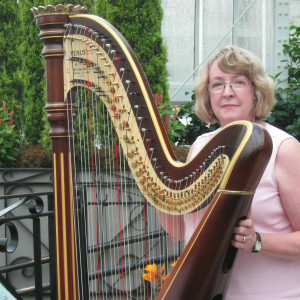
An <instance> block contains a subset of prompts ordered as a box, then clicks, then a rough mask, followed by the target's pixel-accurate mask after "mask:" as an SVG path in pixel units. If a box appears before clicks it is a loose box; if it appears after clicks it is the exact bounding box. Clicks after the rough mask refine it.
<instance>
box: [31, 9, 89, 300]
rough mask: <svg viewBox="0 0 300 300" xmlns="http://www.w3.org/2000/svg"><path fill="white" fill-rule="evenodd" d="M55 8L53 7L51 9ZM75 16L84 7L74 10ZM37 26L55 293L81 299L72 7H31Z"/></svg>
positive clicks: (68, 297) (59, 297)
mask: <svg viewBox="0 0 300 300" xmlns="http://www.w3.org/2000/svg"><path fill="white" fill-rule="evenodd" d="M52 8H53V7H52ZM75 9H77V10H76V13H78V10H79V12H82V11H83V10H84V8H83V7H75ZM31 10H32V12H33V13H34V15H35V18H36V24H37V26H38V27H39V28H40V34H39V38H40V39H41V40H42V42H43V43H44V48H43V52H42V55H43V57H44V59H45V69H46V85H47V104H46V107H45V108H46V111H47V113H48V115H47V119H48V121H49V123H50V127H51V128H50V131H49V136H50V137H51V139H52V146H53V175H54V179H53V185H54V199H55V205H54V206H55V232H56V278H57V282H56V286H57V287H56V291H57V299H65V300H67V299H74V300H76V299H78V283H77V277H78V276H77V274H78V273H77V263H76V246H75V245H76V243H75V242H76V241H75V239H76V234H74V233H75V232H74V231H75V229H74V219H73V218H74V217H73V215H74V214H73V209H74V194H73V184H72V180H73V176H72V175H73V174H72V156H71V153H72V139H73V134H74V133H73V132H72V131H70V130H69V128H71V127H70V126H68V122H70V121H68V120H70V119H71V118H72V117H73V116H74V111H73V108H72V107H73V106H71V103H67V102H66V100H65V95H64V67H63V65H64V49H63V37H64V33H65V27H64V25H65V24H66V23H68V20H69V14H71V13H72V10H74V8H73V6H67V7H64V6H62V5H61V6H60V5H59V6H57V7H56V8H55V9H54V11H53V9H52V10H51V9H49V7H47V9H45V8H44V7H38V8H32V9H31Z"/></svg>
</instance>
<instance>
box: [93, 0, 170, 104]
mask: <svg viewBox="0 0 300 300" xmlns="http://www.w3.org/2000/svg"><path fill="white" fill-rule="evenodd" d="M96 13H97V14H98V15H99V16H101V17H103V18H104V19H106V20H108V21H109V22H110V23H111V24H112V25H114V26H115V27H116V28H117V29H118V30H119V31H120V32H121V33H122V35H124V37H125V39H126V40H127V42H128V43H129V44H130V46H131V47H132V49H133V51H134V53H135V55H136V56H137V58H138V60H139V62H140V64H141V66H142V68H143V70H144V72H145V75H146V77H147V79H148V82H149V84H150V87H151V90H152V93H153V95H154V94H156V93H159V94H163V96H164V99H165V100H166V101H169V96H168V79H167V76H168V72H167V68H166V63H167V49H166V47H165V45H164V44H163V39H162V34H161V22H162V18H163V9H162V7H161V0H152V1H149V0H103V1H99V2H98V3H97V6H96Z"/></svg>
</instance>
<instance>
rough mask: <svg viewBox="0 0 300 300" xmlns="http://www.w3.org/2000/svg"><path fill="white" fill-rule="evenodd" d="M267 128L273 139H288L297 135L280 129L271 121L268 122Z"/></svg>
mask: <svg viewBox="0 0 300 300" xmlns="http://www.w3.org/2000/svg"><path fill="white" fill-rule="evenodd" d="M265 128H266V130H267V131H268V132H269V134H270V136H271V137H272V138H273V139H279V140H285V139H288V138H292V139H295V137H293V136H292V135H290V134H289V133H287V132H285V131H284V130H282V129H279V128H278V127H275V126H274V125H271V124H269V123H266V126H265Z"/></svg>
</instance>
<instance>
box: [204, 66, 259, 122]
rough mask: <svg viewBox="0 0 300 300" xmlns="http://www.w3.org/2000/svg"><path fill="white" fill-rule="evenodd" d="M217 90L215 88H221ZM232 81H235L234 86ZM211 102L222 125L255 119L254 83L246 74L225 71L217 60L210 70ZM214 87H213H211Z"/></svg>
mask: <svg viewBox="0 0 300 300" xmlns="http://www.w3.org/2000/svg"><path fill="white" fill-rule="evenodd" d="M223 83H226V84H225V87H224V89H223V90H222V88H221V92H220V91H217V92H215V91H214V89H218V88H219V89H220V87H222V86H224V85H223ZM230 83H234V85H233V86H232V85H231V84H230ZM209 86H210V92H209V93H210V103H211V107H212V110H213V113H214V114H215V116H216V117H217V119H218V120H219V122H220V124H221V126H222V127H223V126H225V125H227V124H229V123H231V122H233V121H239V120H246V121H250V122H254V121H255V112H254V106H255V100H254V98H253V84H252V83H251V82H250V80H249V78H247V77H246V76H244V75H239V74H231V73H224V72H223V71H222V70H221V69H220V68H219V66H218V62H217V61H215V62H214V63H213V64H212V66H211V68H210V72H209ZM212 86H213V87H214V89H212V88H211V87H212Z"/></svg>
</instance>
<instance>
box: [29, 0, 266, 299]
mask: <svg viewBox="0 0 300 300" xmlns="http://www.w3.org/2000/svg"><path fill="white" fill-rule="evenodd" d="M32 11H33V13H34V14H35V17H36V22H37V25H38V26H39V28H40V30H41V31H40V35H39V37H40V39H41V40H42V41H43V43H44V45H45V46H44V49H43V53H42V54H43V56H44V58H45V61H46V74H47V104H46V110H47V112H48V120H49V122H50V124H51V129H50V133H49V135H50V137H51V138H52V142H53V169H54V193H55V199H56V202H55V214H56V248H57V254H56V255H57V257H56V261H57V293H58V298H59V299H89V298H88V297H91V299H94V298H95V299H96V298H97V297H93V296H90V295H88V292H86V291H85V290H86V289H88V285H89V284H88V280H87V278H86V277H87V275H86V274H87V273H88V270H87V266H86V263H85V259H84V256H85V255H87V253H83V258H82V259H80V262H79V260H78V258H79V251H80V250H82V248H83V250H85V251H86V252H87V247H86V241H85V233H86V232H85V230H84V229H83V228H82V227H80V226H78V225H76V224H77V221H78V219H80V218H81V215H76V214H75V213H74V211H76V210H80V205H81V204H82V203H81V202H80V200H79V199H80V195H79V194H80V190H79V189H78V186H77V184H76V170H75V169H74V167H75V165H76V162H75V156H74V151H75V149H74V144H73V140H74V138H75V135H76V133H75V130H74V126H73V124H74V120H76V118H77V117H76V116H77V115H78V114H79V110H81V109H82V108H81V107H79V105H78V104H76V99H77V97H78V95H79V94H80V93H81V91H82V89H83V90H86V91H88V92H87V94H88V97H90V94H93V95H96V96H95V98H92V100H90V99H89V104H88V105H86V109H87V111H88V110H90V106H91V105H92V104H97V103H98V101H99V99H101V101H102V102H103V103H104V105H105V107H106V111H107V114H108V115H110V117H111V119H112V123H113V125H114V127H115V131H114V132H115V134H116V135H118V139H115V141H116V144H120V145H121V148H122V152H123V154H124V156H125V157H126V159H127V164H128V167H129V168H130V171H131V173H132V175H133V177H134V179H135V181H136V183H137V185H138V186H139V189H140V190H141V193H142V194H143V196H144V197H145V198H146V199H147V201H148V202H149V203H150V204H151V205H152V206H153V207H155V209H158V210H160V211H161V212H163V213H166V214H168V215H181V214H185V213H190V212H193V211H196V210H198V209H200V208H202V207H205V206H207V207H208V208H207V211H206V215H205V217H204V218H203V220H202V221H201V223H200V224H199V226H198V228H197V230H196V232H195V234H194V236H193V238H192V239H191V241H190V242H189V244H188V245H187V246H186V248H185V249H184V251H183V253H182V255H181V256H180V259H179V260H178V262H177V264H176V267H175V269H174V270H173V271H172V273H171V276H170V277H169V279H168V281H167V282H166V283H165V285H164V287H163V289H162V291H161V292H160V294H159V295H158V298H157V299H172V300H174V299H205V300H207V299H222V298H217V297H222V294H223V291H224V289H225V286H226V281H227V279H228V275H229V274H230V270H231V267H232V265H233V261H234V257H235V250H234V249H233V248H231V247H230V246H229V244H230V238H231V232H232V228H233V227H234V226H235V224H236V221H237V220H239V219H240V218H243V217H246V216H247V213H248V210H249V207H250V205H251V200H252V197H253V193H254V191H255V188H256V186H257V184H258V182H259V180H260V177H261V176H262V174H263V171H264V168H265V166H266V164H267V161H268V159H269V156H270V154H271V150H272V146H271V141H270V137H269V136H268V134H267V132H266V131H265V130H264V129H263V128H262V127H260V126H258V125H256V124H252V123H249V122H235V123H234V124H231V125H229V126H227V127H225V128H223V129H221V130H220V131H219V132H218V134H217V135H216V137H215V138H213V139H211V140H210V141H209V142H208V144H207V145H206V146H205V147H204V149H203V150H202V151H201V152H200V153H199V155H197V156H196V157H195V158H194V159H193V160H192V161H191V162H189V163H185V164H180V163H178V162H177V161H176V157H175V155H174V153H173V151H172V149H171V145H170V143H169V141H168V139H167V135H166V133H165V130H164V127H163V124H162V121H161V119H160V116H159V113H158V111H157V109H156V107H155V104H154V101H153V98H152V96H151V90H150V88H149V85H148V83H147V80H146V78H145V75H144V73H143V71H142V69H141V67H140V65H139V63H138V61H137V59H136V57H135V55H134V53H133V51H132V50H131V48H130V46H129V45H128V44H127V42H126V40H125V39H124V38H123V36H122V35H121V34H120V33H119V32H118V31H117V30H116V29H115V28H114V27H113V26H111V25H110V24H109V23H108V22H106V21H105V20H103V19H101V18H99V17H96V16H91V15H84V14H82V8H81V7H75V8H74V7H73V6H68V7H66V8H65V7H63V6H60V5H59V6H57V7H56V8H54V7H50V6H49V7H47V8H46V9H45V8H41V7H39V8H33V9H32ZM87 114H88V112H87ZM90 116H91V114H90ZM91 119H93V120H94V119H96V117H94V116H93V117H92V118H91ZM90 125H91V126H90V129H91V133H90V135H91V136H93V135H94V136H95V135H96V134H94V133H93V132H92V130H93V129H94V127H95V125H94V123H93V124H90ZM112 138H115V137H112ZM94 143H95V142H94ZM90 145H91V148H90V157H91V159H89V161H92V169H94V167H95V166H94V165H95V164H96V160H93V157H94V153H93V149H94V144H93V142H91V143H90ZM116 160H117V162H116V165H118V158H117V157H116ZM93 177H94V174H93ZM95 196H96V193H95V191H94V195H93V197H92V198H94V201H95V202H97V200H95V198H96V197H95ZM83 199H85V197H84V198H83ZM78 203H79V204H78ZM209 203H210V205H208V204H209ZM82 205H84V204H82ZM96 205H97V203H96ZM84 214H85V213H82V215H84ZM83 217H85V215H84V216H83ZM95 220H96V221H95V222H96V223H97V218H95ZM99 230H103V229H99ZM96 236H99V233H96ZM99 243H100V241H98V240H97V241H96V248H97V249H98V245H99ZM121 243H123V242H121ZM80 245H84V247H80ZM97 251H98V250H97ZM83 252H84V251H83ZM80 257H81V256H80ZM98 264H99V262H98ZM191 266H194V267H193V268H192V267H191ZM100 269H101V266H98V271H95V272H94V274H92V275H90V277H91V276H95V277H98V278H99V276H102V275H101V271H100ZM199 271H201V272H199ZM82 273H85V275H84V274H83V275H82ZM200 273H201V274H200ZM195 274H197V275H195ZM98 285H99V287H98V288H99V290H100V283H99V282H98ZM100 294H101V293H100V291H98V298H101V297H100V296H99V295H100ZM125 296H126V295H125V293H124V292H123V299H124V298H125ZM143 297H144V298H143ZM143 297H141V299H142V298H143V299H146V298H147V297H146V296H145V295H144V296H143Z"/></svg>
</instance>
